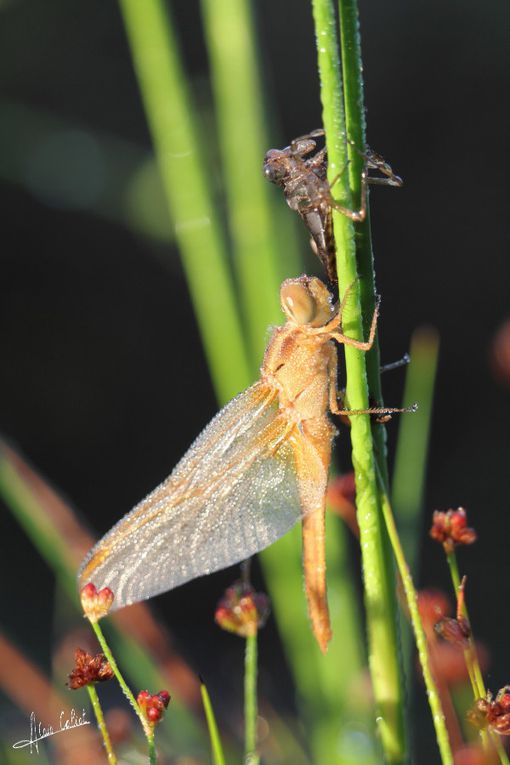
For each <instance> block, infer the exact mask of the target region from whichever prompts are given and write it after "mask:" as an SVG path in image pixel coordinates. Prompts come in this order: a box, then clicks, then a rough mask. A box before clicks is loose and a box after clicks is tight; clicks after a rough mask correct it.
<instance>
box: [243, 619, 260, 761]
mask: <svg viewBox="0 0 510 765" xmlns="http://www.w3.org/2000/svg"><path fill="white" fill-rule="evenodd" d="M257 714H258V712H257V633H255V635H250V636H249V637H247V638H246V649H245V655H244V731H245V745H244V752H245V763H246V765H258V762H259V760H260V757H259V754H258V752H257Z"/></svg>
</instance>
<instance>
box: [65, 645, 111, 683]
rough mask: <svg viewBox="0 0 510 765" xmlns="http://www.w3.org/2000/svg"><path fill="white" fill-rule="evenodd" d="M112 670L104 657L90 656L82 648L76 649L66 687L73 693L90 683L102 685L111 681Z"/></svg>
mask: <svg viewBox="0 0 510 765" xmlns="http://www.w3.org/2000/svg"><path fill="white" fill-rule="evenodd" d="M112 677H113V670H112V668H111V667H110V665H109V663H108V660H107V659H106V656H105V655H104V654H103V653H98V654H96V656H91V655H90V654H89V653H87V652H86V651H84V650H83V649H82V648H77V649H76V651H75V653H74V669H73V671H72V672H71V673H70V674H69V682H68V686H69V688H71V690H73V691H75V690H76V689H77V688H83V686H84V685H89V684H90V683H102V682H104V681H105V680H111V678H112Z"/></svg>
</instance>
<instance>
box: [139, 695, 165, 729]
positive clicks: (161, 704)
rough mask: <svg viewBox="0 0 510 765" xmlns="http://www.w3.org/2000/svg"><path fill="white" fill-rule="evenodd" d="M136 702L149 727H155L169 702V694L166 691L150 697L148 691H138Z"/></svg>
mask: <svg viewBox="0 0 510 765" xmlns="http://www.w3.org/2000/svg"><path fill="white" fill-rule="evenodd" d="M136 700H137V702H138V706H139V707H140V709H141V710H142V713H143V714H144V715H145V718H146V719H147V721H148V722H149V723H150V725H156V723H158V722H160V721H161V720H162V719H163V715H164V713H165V709H166V708H167V707H168V703H169V701H170V694H169V693H168V691H160V692H159V693H155V694H154V695H151V694H150V693H149V691H140V693H139V694H138V696H137V699H136Z"/></svg>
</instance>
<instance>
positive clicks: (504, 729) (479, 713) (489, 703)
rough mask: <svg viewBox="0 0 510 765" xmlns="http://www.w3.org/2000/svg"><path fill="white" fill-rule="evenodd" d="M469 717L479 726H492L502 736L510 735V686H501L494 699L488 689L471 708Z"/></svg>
mask: <svg viewBox="0 0 510 765" xmlns="http://www.w3.org/2000/svg"><path fill="white" fill-rule="evenodd" d="M467 718H468V720H469V722H470V723H472V724H473V725H475V726H476V727H477V728H492V729H493V730H495V731H496V732H497V733H499V734H500V735H502V736H510V686H509V685H505V686H504V687H503V688H501V689H500V690H499V691H498V693H497V695H496V698H495V699H494V698H493V696H492V694H491V692H490V691H488V693H487V696H486V697H485V698H484V699H478V700H477V701H476V702H475V704H474V706H473V708H472V709H470V710H469V712H468V715H467Z"/></svg>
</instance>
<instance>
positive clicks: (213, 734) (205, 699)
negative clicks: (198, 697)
mask: <svg viewBox="0 0 510 765" xmlns="http://www.w3.org/2000/svg"><path fill="white" fill-rule="evenodd" d="M200 693H201V694H202V703H203V705H204V711H205V719H206V720H207V728H208V730H209V739H210V741H211V749H212V756H213V763H214V765H225V755H224V754H223V746H222V744H221V738H220V734H219V731H218V725H217V724H216V717H215V715H214V710H213V706H212V704H211V698H210V696H209V692H208V690H207V687H206V685H205V683H203V682H201V683H200Z"/></svg>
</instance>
